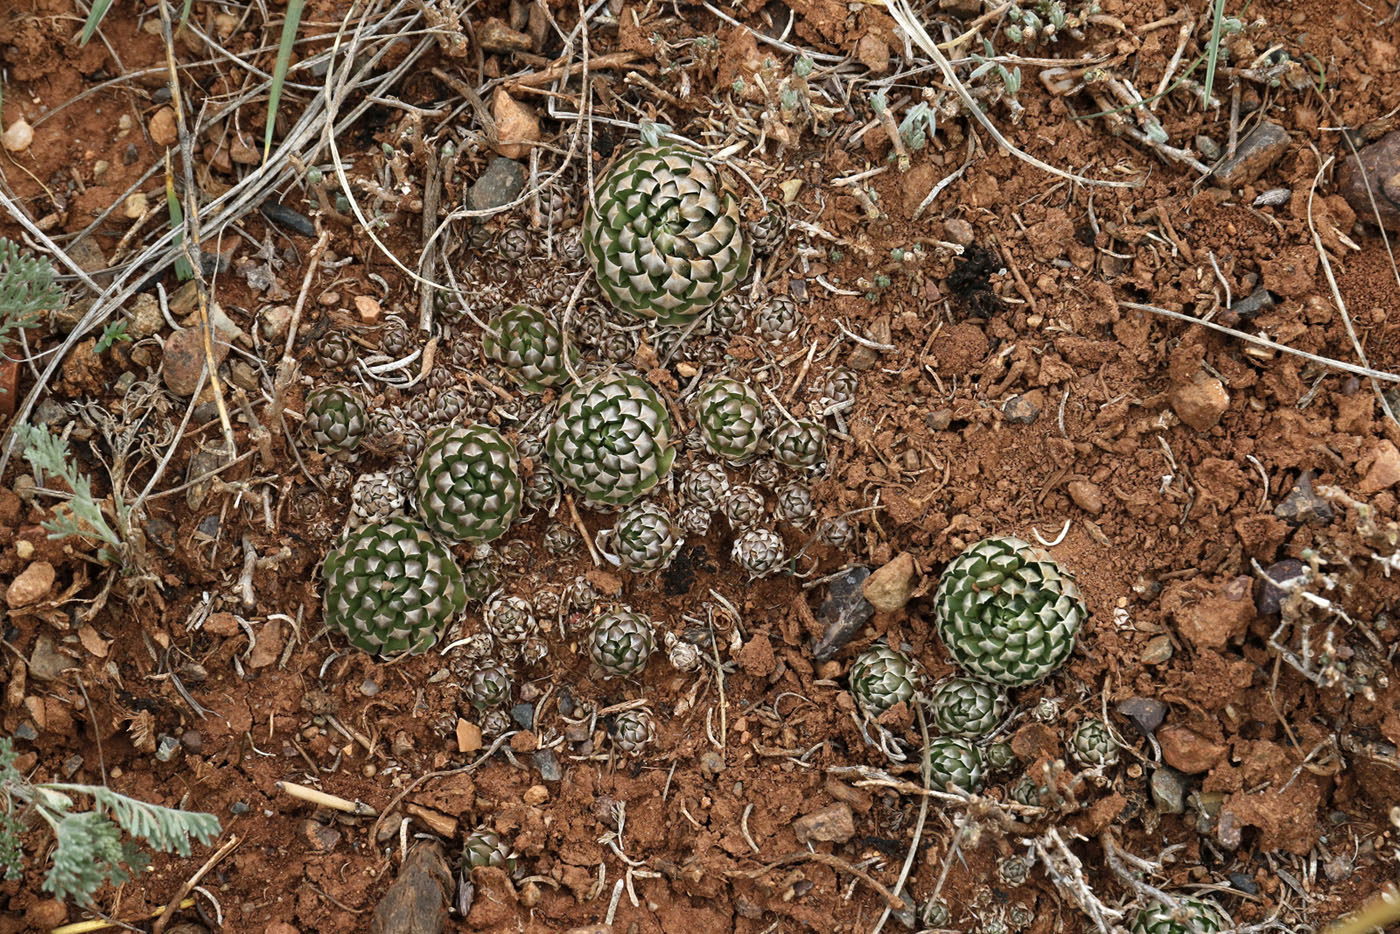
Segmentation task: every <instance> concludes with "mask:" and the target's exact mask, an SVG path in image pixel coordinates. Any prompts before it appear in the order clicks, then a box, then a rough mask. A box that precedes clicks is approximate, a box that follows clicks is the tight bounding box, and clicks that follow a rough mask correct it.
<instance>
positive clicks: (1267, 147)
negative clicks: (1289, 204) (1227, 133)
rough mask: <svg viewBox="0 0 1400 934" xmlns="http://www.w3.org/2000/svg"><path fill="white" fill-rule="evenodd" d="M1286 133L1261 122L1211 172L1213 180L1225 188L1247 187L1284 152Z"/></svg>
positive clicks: (1274, 125)
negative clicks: (1232, 156) (1231, 157)
mask: <svg viewBox="0 0 1400 934" xmlns="http://www.w3.org/2000/svg"><path fill="white" fill-rule="evenodd" d="M1289 141H1290V140H1289V136H1288V131H1287V130H1285V129H1284V128H1283V127H1281V126H1279V125H1278V124H1277V123H1270V122H1268V121H1265V122H1263V123H1261V124H1259V125H1258V126H1256V127H1255V128H1254V129H1253V130H1251V131H1250V132H1249V134H1248V135H1246V136H1245V138H1244V139H1242V140H1240V144H1239V146H1237V147H1236V148H1235V156H1234V158H1233V159H1228V160H1226V161H1225V163H1224V164H1223V165H1221V166H1220V168H1218V169H1216V170H1215V177H1216V179H1217V180H1218V181H1219V182H1220V184H1222V185H1224V186H1225V187H1226V188H1238V187H1240V186H1241V185H1248V184H1249V183H1250V182H1253V181H1254V180H1255V179H1257V178H1259V176H1261V175H1263V174H1264V173H1265V172H1267V171H1268V170H1269V169H1270V168H1272V167H1273V164H1274V163H1275V162H1277V161H1278V160H1279V159H1280V158H1281V157H1282V156H1283V154H1284V152H1285V151H1287V149H1288V143H1289Z"/></svg>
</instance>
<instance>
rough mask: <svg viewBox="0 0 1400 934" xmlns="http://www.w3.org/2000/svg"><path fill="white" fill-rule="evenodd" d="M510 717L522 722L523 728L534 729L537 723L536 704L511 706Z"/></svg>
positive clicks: (521, 726) (519, 722)
mask: <svg viewBox="0 0 1400 934" xmlns="http://www.w3.org/2000/svg"><path fill="white" fill-rule="evenodd" d="M510 718H511V719H512V720H514V721H515V722H516V723H518V724H520V728H521V729H522V730H529V729H532V728H533V727H534V725H535V705H534V704H516V705H515V706H514V707H512V708H510Z"/></svg>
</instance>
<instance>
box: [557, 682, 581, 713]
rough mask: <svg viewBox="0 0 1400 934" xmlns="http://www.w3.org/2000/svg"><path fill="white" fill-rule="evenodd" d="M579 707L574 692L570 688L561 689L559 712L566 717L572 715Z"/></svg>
mask: <svg viewBox="0 0 1400 934" xmlns="http://www.w3.org/2000/svg"><path fill="white" fill-rule="evenodd" d="M577 709H578V703H577V702H576V701H575V700H574V692H573V691H570V690H569V689H568V688H560V689H559V713H560V714H561V715H562V716H565V717H572V716H573V715H574V711H575V710H577Z"/></svg>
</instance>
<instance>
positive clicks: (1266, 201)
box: [1254, 188, 1293, 208]
mask: <svg viewBox="0 0 1400 934" xmlns="http://www.w3.org/2000/svg"><path fill="white" fill-rule="evenodd" d="M1291 197H1293V189H1292V188H1270V189H1269V190H1268V191H1261V192H1260V193H1259V194H1258V195H1257V196H1256V197H1255V199H1254V206H1255V207H1256V208H1276V207H1278V206H1279V205H1280V204H1287V203H1288V199H1289V198H1291Z"/></svg>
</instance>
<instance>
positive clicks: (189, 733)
mask: <svg viewBox="0 0 1400 934" xmlns="http://www.w3.org/2000/svg"><path fill="white" fill-rule="evenodd" d="M180 742H181V743H183V744H184V746H185V751H186V752H191V753H194V754H195V755H199V753H200V752H202V751H203V750H204V734H203V733H201V732H199V731H198V730H186V731H185V732H184V733H183V734H181V736H180Z"/></svg>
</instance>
